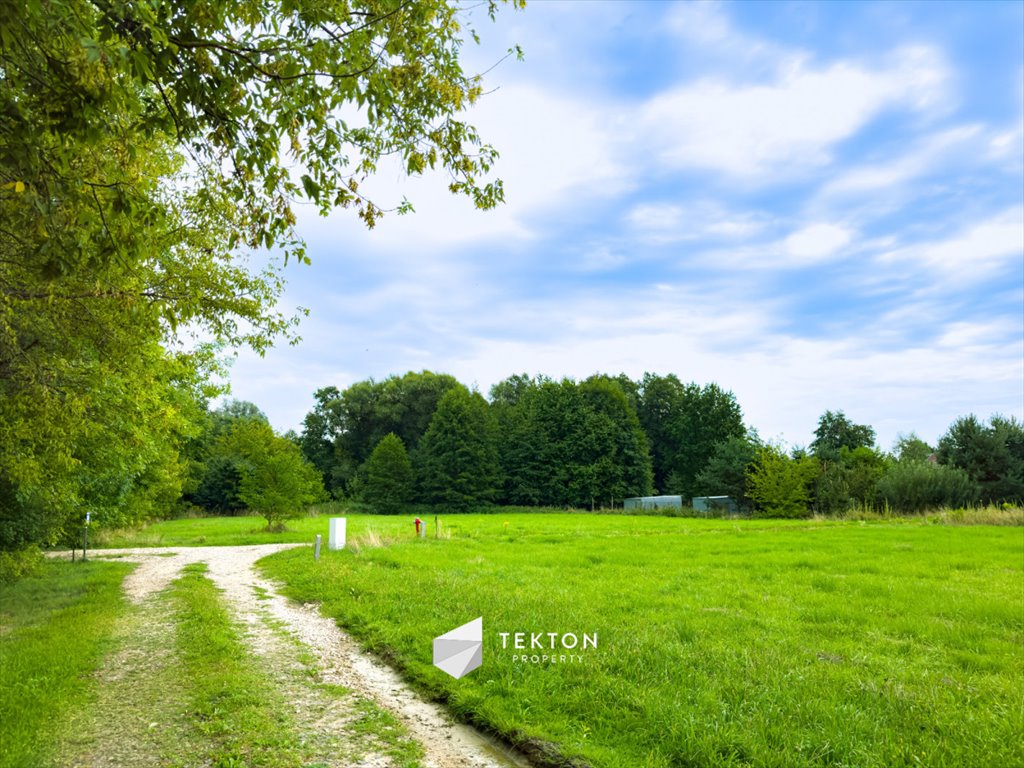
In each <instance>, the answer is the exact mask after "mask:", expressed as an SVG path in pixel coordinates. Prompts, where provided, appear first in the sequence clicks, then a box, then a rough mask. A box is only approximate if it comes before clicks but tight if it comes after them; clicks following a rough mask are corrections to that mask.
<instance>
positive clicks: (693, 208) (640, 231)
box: [625, 200, 771, 244]
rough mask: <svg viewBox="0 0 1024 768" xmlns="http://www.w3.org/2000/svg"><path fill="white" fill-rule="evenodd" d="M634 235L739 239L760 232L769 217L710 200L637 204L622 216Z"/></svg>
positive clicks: (666, 239)
mask: <svg viewBox="0 0 1024 768" xmlns="http://www.w3.org/2000/svg"><path fill="white" fill-rule="evenodd" d="M625 220H626V223H627V224H628V225H629V226H630V228H631V229H632V230H633V232H634V233H635V235H636V236H638V237H640V238H641V239H643V240H644V241H645V242H649V243H655V244H658V243H670V242H677V241H681V240H698V239H705V238H708V239H729V240H734V239H742V238H746V237H751V236H753V235H755V234H757V233H759V232H761V231H762V230H763V229H764V228H765V227H766V226H768V224H769V223H770V221H771V218H770V217H769V216H768V215H767V214H764V213H761V212H744V213H739V212H735V211H730V210H728V209H726V208H725V207H724V206H722V205H721V204H719V203H716V202H712V201H710V200H695V201H693V202H688V203H686V204H685V205H684V204H675V203H657V202H652V203H640V204H638V205H636V206H634V207H633V208H631V209H630V210H629V212H628V213H627V214H626V217H625Z"/></svg>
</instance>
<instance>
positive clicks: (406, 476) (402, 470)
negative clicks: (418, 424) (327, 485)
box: [363, 432, 413, 515]
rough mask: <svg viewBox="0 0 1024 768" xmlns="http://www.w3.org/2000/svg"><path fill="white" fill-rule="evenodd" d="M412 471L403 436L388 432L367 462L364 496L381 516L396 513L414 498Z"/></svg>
mask: <svg viewBox="0 0 1024 768" xmlns="http://www.w3.org/2000/svg"><path fill="white" fill-rule="evenodd" d="M412 491H413V474H412V464H411V463H410V462H409V454H408V453H407V452H406V450H405V443H403V442H402V438H400V437H399V436H398V435H396V434H395V433H394V432H389V433H388V434H386V435H385V436H384V437H383V438H381V441H380V442H379V443H377V447H376V448H374V449H373V453H371V454H370V458H369V459H367V461H366V485H365V487H364V488H363V499H364V500H365V501H366V502H367V503H368V504H370V506H371V507H373V511H374V512H376V513H378V514H381V515H395V514H398V512H399V511H400V510H401V508H402V506H403V505H404V504H408V503H409V501H410V500H411V499H412Z"/></svg>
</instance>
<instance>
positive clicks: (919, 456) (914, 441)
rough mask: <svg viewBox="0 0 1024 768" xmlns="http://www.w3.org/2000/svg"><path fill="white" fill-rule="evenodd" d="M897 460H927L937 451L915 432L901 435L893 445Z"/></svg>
mask: <svg viewBox="0 0 1024 768" xmlns="http://www.w3.org/2000/svg"><path fill="white" fill-rule="evenodd" d="M893 452H894V453H895V454H896V459H897V461H927V460H928V457H929V456H931V455H932V454H933V453H935V451H934V449H933V448H932V447H931V446H930V445H928V443H926V442H925V441H924V440H922V439H921V438H919V437H918V436H917V435H916V434H915V433H913V432H911V433H910V434H909V435H900V436H899V437H897V438H896V443H895V445H893Z"/></svg>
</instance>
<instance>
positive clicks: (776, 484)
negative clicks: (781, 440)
mask: <svg viewBox="0 0 1024 768" xmlns="http://www.w3.org/2000/svg"><path fill="white" fill-rule="evenodd" d="M817 472H818V469H817V462H815V461H814V460H813V459H811V458H809V457H806V456H804V457H800V458H790V457H789V456H787V455H786V453H785V452H784V451H783V450H782V449H781V448H779V446H777V445H772V444H767V445H763V446H761V447H760V448H759V449H758V452H757V461H756V462H755V463H754V464H753V466H751V467H750V469H749V471H748V473H747V488H748V490H747V495H749V496H750V498H752V499H753V500H754V503H755V504H756V505H757V510H758V514H759V515H761V516H763V517H790V518H795V517H807V516H808V515H810V512H811V510H810V500H811V490H810V487H811V484H812V483H813V482H814V479H815V477H816V475H817Z"/></svg>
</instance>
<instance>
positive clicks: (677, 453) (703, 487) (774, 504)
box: [295, 371, 1024, 517]
mask: <svg viewBox="0 0 1024 768" xmlns="http://www.w3.org/2000/svg"><path fill="white" fill-rule="evenodd" d="M488 394H489V397H488V398H487V399H485V398H484V397H483V396H482V395H481V394H480V393H478V392H474V391H470V390H469V389H467V388H466V387H465V386H464V385H462V384H460V383H459V382H458V381H457V380H456V379H454V378H453V377H452V376H449V375H446V374H436V373H432V372H429V371H423V372H419V373H415V372H410V373H407V374H405V375H403V376H391V377H388V378H386V379H384V380H382V381H374V380H367V381H361V382H358V383H356V384H353V385H352V386H350V387H349V388H347V389H345V390H339V389H338V388H336V387H325V388H323V389H320V390H317V392H316V393H315V402H316V404H315V407H314V408H313V410H312V411H310V412H309V413H308V414H307V415H306V417H305V419H304V422H303V428H302V432H301V434H300V435H297V436H295V440H296V442H297V444H298V445H299V447H300V449H301V451H302V454H303V455H304V456H305V458H306V459H307V460H308V461H309V462H310V463H311V464H312V465H313V466H314V467H316V469H317V471H318V472H319V475H320V478H321V479H322V482H323V486H324V489H325V491H326V492H327V493H328V494H330V495H331V496H332V497H335V498H344V499H352V500H358V501H364V502H366V503H367V504H369V505H370V506H371V507H373V508H375V509H377V510H378V511H382V512H390V511H396V510H397V509H400V508H401V506H402V505H404V504H407V503H410V502H414V501H415V502H418V503H424V504H437V505H442V506H444V507H446V508H449V509H468V508H471V507H478V506H481V505H486V504H511V505H525V506H555V507H574V508H582V509H592V508H595V507H615V506H620V505H621V504H622V501H623V499H625V498H627V497H630V496H642V495H648V494H652V493H661V494H673V495H674V494H678V495H681V496H683V497H684V499H685V500H687V501H688V500H689V499H690V498H691V497H693V496H699V495H716V496H717V495H723V496H729V497H731V498H732V499H733V500H734V501H735V502H736V503H737V504H738V505H739V507H740V508H741V509H743V510H746V511H748V512H756V513H758V514H761V515H770V516H780V517H800V516H806V515H809V514H811V513H812V512H817V513H820V514H841V513H843V512H846V511H848V510H850V509H851V508H853V507H888V508H890V509H892V510H895V511H901V512H916V511H921V510H924V509H928V508H934V507H941V506H960V505H967V504H973V503H986V504H988V503H1003V502H1019V501H1020V500H1021V499H1022V498H1024V430H1022V427H1021V424H1020V423H1019V422H1017V421H1016V420H1015V419H1013V418H1004V417H1001V416H993V417H992V418H991V419H990V420H989V422H987V423H985V422H982V421H980V420H979V419H978V418H977V417H975V416H973V415H970V416H965V417H962V418H959V419H957V420H956V421H955V422H954V423H953V424H952V425H951V426H950V428H949V429H948V430H947V432H946V433H945V434H944V435H943V436H942V438H941V439H940V440H939V442H938V444H937V445H936V446H934V447H933V446H930V445H928V444H926V443H925V442H924V441H922V440H921V439H919V438H918V437H916V436H915V435H913V434H911V435H909V436H904V437H901V438H900V440H899V441H898V442H897V444H896V445H895V446H894V447H893V449H892V451H884V450H882V449H880V448H879V447H878V446H876V445H875V431H874V429H873V428H872V427H871V426H869V425H864V424H856V423H854V422H852V421H851V420H850V419H848V418H847V417H846V415H845V414H844V413H843V412H842V411H835V412H833V411H826V412H825V413H824V414H823V415H822V416H821V418H820V419H819V422H818V426H817V429H816V431H815V437H814V440H813V441H812V442H811V443H810V445H809V446H807V447H806V448H796V449H793V450H791V451H786V450H784V449H783V448H782V447H781V446H780V445H778V444H775V443H772V442H766V441H763V440H762V439H761V438H760V437H759V436H758V434H757V432H756V431H755V430H753V429H752V428H750V427H749V426H747V425H745V424H744V421H743V415H742V411H741V408H740V406H739V404H738V403H737V401H736V398H735V396H734V395H733V393H731V392H729V391H726V390H723V389H722V388H721V387H719V386H718V385H716V384H713V383H712V384H706V385H699V384H696V383H692V382H691V383H683V382H682V381H681V380H680V379H679V378H678V377H676V376H675V375H672V374H668V375H658V374H652V373H647V374H645V375H644V376H643V377H642V378H641V379H639V380H636V381H634V380H631V379H629V377H627V376H625V375H618V376H609V375H595V376H591V377H590V378H588V379H585V380H583V381H579V382H577V381H573V380H571V379H563V380H561V381H556V380H553V379H550V378H547V377H544V376H537V377H533V378H531V377H529V376H527V375H525V374H523V375H515V376H511V377H509V378H507V379H505V380H504V381H501V382H499V383H497V384H495V385H494V386H493V387H492V388H491V389H490V391H489V393H488Z"/></svg>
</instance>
